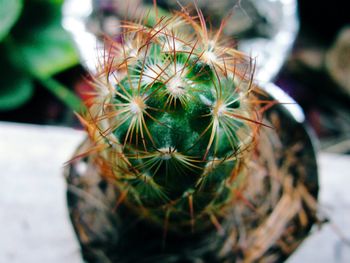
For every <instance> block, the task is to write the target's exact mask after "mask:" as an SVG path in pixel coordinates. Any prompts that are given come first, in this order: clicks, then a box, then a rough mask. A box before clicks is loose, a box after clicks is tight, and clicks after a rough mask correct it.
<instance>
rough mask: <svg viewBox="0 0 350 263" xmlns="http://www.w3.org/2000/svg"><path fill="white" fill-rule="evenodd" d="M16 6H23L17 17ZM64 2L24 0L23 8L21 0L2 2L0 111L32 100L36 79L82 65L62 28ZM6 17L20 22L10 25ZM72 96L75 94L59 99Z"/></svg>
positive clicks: (61, 0)
mask: <svg viewBox="0 0 350 263" xmlns="http://www.w3.org/2000/svg"><path fill="white" fill-rule="evenodd" d="M16 3H17V4H18V5H20V7H18V8H17V9H18V10H17V15H16V16H15V15H14V13H15V12H14V9H15V6H16ZM62 3H63V0H25V1H23V7H22V0H21V1H19V0H0V15H1V21H0V27H1V28H0V36H1V34H5V35H7V36H6V38H4V40H5V41H3V42H2V45H1V46H0V60H1V63H0V69H1V75H0V110H11V109H14V108H16V107H18V106H20V105H21V104H23V103H24V102H26V101H27V100H28V99H30V97H31V95H32V93H33V81H34V80H35V79H36V80H38V78H39V79H42V78H43V79H47V78H50V77H51V76H52V75H55V74H57V73H59V72H61V71H63V70H66V69H68V68H69V67H72V66H74V65H76V64H77V63H78V62H79V60H78V55H77V53H76V51H75V49H74V46H73V43H72V41H71V39H70V36H69V34H68V33H67V32H66V31H64V29H63V28H62V26H61V7H62ZM21 10H22V12H20V11H21ZM7 12H8V14H7ZM5 13H6V14H5ZM11 13H12V15H11ZM4 14H5V15H4ZM19 14H21V16H20V17H19V18H18V15H19ZM3 17H5V18H6V19H5V20H4V22H3ZM7 17H16V19H17V18H18V20H17V21H16V19H15V18H12V20H11V21H12V22H11V23H10V22H8V21H7V20H9V21H10V19H9V18H7ZM14 24H15V25H14ZM3 25H4V26H3ZM11 26H12V27H11ZM7 33H9V34H7ZM45 83H46V82H45ZM50 83H51V82H50ZM50 87H51V86H50ZM50 87H48V89H50ZM55 87H56V88H57V87H58V88H59V89H58V90H61V91H62V90H64V87H61V86H58V85H56V86H55ZM67 92H69V91H68V90H67ZM59 94H61V93H59ZM71 97H73V94H71V96H61V97H60V98H61V99H62V100H65V99H66V98H68V99H70V98H71ZM68 99H67V100H68ZM71 100H72V99H71ZM66 104H68V102H67V103H66Z"/></svg>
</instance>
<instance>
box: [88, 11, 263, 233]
mask: <svg viewBox="0 0 350 263" xmlns="http://www.w3.org/2000/svg"><path fill="white" fill-rule="evenodd" d="M199 21H200V23H198V22H197V21H196V20H195V19H194V18H192V17H191V16H189V15H183V14H174V15H173V16H172V17H170V18H160V19H158V20H157V23H156V24H155V26H153V27H147V26H144V25H142V24H141V23H128V24H126V25H125V26H124V34H123V40H122V41H121V43H120V42H112V43H109V45H110V47H109V49H108V50H109V52H108V54H107V55H105V56H104V58H103V60H104V63H101V68H100V74H98V75H97V76H95V81H94V85H95V87H96V96H95V98H94V103H93V105H92V106H91V108H90V111H89V114H88V115H87V116H86V117H85V120H84V123H85V124H86V127H87V129H88V131H89V134H90V138H91V141H92V142H93V143H94V144H95V146H94V147H95V149H98V151H97V153H95V154H94V158H95V159H96V161H98V163H99V164H100V168H101V174H102V176H105V177H108V178H109V180H111V181H112V182H114V183H115V185H116V187H117V188H118V191H119V192H120V193H121V194H120V198H119V199H120V200H117V201H118V202H122V201H123V202H124V203H125V204H126V205H128V206H129V207H132V208H133V209H134V210H135V211H137V212H138V213H140V214H141V215H144V216H145V217H147V218H149V219H151V220H153V221H156V222H159V223H160V224H162V223H163V222H164V220H169V221H170V224H169V226H170V227H172V226H173V227H174V228H176V227H177V226H186V225H193V224H196V221H197V220H200V219H201V218H211V219H213V218H216V217H218V216H219V217H220V215H221V213H224V211H225V207H226V206H227V205H228V204H232V201H233V200H234V199H235V191H237V190H238V189H240V188H242V187H244V178H245V176H246V175H245V172H244V169H243V167H244V162H245V161H246V159H247V156H249V149H250V148H252V147H251V145H252V143H253V142H254V135H255V133H256V130H257V128H258V126H259V125H257V124H258V119H259V116H258V114H257V113H256V111H255V108H254V99H252V95H251V90H252V84H251V75H252V74H251V71H252V67H251V63H250V60H249V59H248V58H247V57H245V56H244V55H243V54H241V53H239V52H238V51H237V50H235V49H233V48H231V47H230V45H229V44H225V41H223V40H222V39H221V38H220V33H221V32H215V34H214V33H211V32H208V31H207V29H206V26H205V22H204V20H203V18H202V16H201V13H200V12H199Z"/></svg>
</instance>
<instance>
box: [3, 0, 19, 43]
mask: <svg viewBox="0 0 350 263" xmlns="http://www.w3.org/2000/svg"><path fill="white" fill-rule="evenodd" d="M22 6H23V3H22V0H0V17H1V19H0V41H1V40H2V39H3V38H5V37H6V36H7V34H8V33H9V31H10V29H11V28H12V26H13V25H14V24H15V23H16V21H17V19H18V17H19V15H20V13H21V10H22Z"/></svg>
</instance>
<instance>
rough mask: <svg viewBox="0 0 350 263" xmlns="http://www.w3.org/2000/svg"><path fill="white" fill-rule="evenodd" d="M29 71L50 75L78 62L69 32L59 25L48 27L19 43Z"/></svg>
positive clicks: (18, 45)
mask: <svg viewBox="0 0 350 263" xmlns="http://www.w3.org/2000/svg"><path fill="white" fill-rule="evenodd" d="M17 48H18V52H20V54H21V55H22V59H23V60H24V61H25V63H26V64H25V66H26V67H27V70H28V71H29V72H32V73H33V74H35V75H39V76H43V77H48V76H52V75H54V74H56V73H58V72H60V71H63V70H65V69H68V68H70V67H72V66H73V65H76V64H77V63H78V56H77V54H76V51H75V49H74V48H73V47H72V43H71V41H70V38H69V36H68V34H67V33H66V32H65V31H64V30H63V29H62V28H59V27H55V26H52V27H47V28H45V29H44V30H40V31H39V32H35V33H33V34H32V35H31V37H29V38H27V39H26V40H25V41H23V42H19V43H17Z"/></svg>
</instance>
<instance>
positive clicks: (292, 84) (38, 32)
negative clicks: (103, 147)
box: [0, 0, 350, 154]
mask: <svg viewBox="0 0 350 263" xmlns="http://www.w3.org/2000/svg"><path fill="white" fill-rule="evenodd" d="M63 2H64V1H63V0H46V1H43V0H26V1H22V0H11V1H6V0H0V3H1V5H0V16H1V22H0V59H1V64H0V69H1V71H0V121H11V122H23V123H33V124H51V125H58V126H70V127H72V126H73V127H78V126H79V124H78V122H77V120H76V118H75V117H74V114H73V113H72V112H73V111H72V108H73V109H76V108H75V107H76V106H74V105H77V104H78V101H79V98H84V96H85V95H84V92H85V91H87V90H89V87H88V84H87V83H86V81H85V79H86V76H87V73H86V71H85V70H84V67H83V66H82V65H81V64H80V62H79V57H78V53H77V51H76V50H75V47H74V43H73V42H72V38H71V36H70V35H69V33H67V32H66V31H65V30H64V29H63V27H62V26H61V22H62V20H61V19H62V13H61V8H62V4H63ZM81 2H82V3H83V2H84V1H81ZM125 2H129V4H130V3H131V4H130V5H131V6H132V5H134V6H142V5H144V3H143V2H142V1H141V0H132V1H124V5H125ZM146 2H147V1H146ZM186 2H191V1H182V3H183V4H186ZM233 2H235V1H234V0H232V1H230V0H221V1H216V2H215V5H214V4H211V2H210V1H206V0H202V1H199V5H200V7H201V9H202V10H203V12H204V15H206V16H207V17H208V19H210V21H211V23H212V24H213V26H214V27H215V26H217V25H218V23H219V21H220V18H222V17H223V16H224V15H225V14H227V10H228V9H230V6H231V7H233V6H234V5H236V6H237V5H239V6H240V7H242V8H241V9H240V10H243V11H244V12H243V13H242V12H236V14H235V12H233V17H234V19H235V22H234V23H228V25H227V29H226V33H227V34H230V35H232V36H234V37H235V38H236V39H237V41H238V43H239V41H240V39H244V38H249V37H252V36H255V37H256V36H259V37H266V38H268V37H269V30H270V29H269V28H271V27H272V26H274V25H273V24H272V25H269V24H268V23H269V21H268V20H267V19H266V18H265V17H264V13H263V12H259V9H257V10H255V9H254V8H259V6H258V7H256V6H252V5H248V4H247V3H249V2H258V1H244V0H243V1H236V2H235V3H234V4H232V3H233ZM267 2H282V3H283V1H272V0H271V1H267ZM286 2H290V1H286ZM297 2H298V3H297V4H298V7H297V9H298V19H299V23H300V28H299V32H298V33H297V36H296V40H295V42H294V43H291V44H293V45H292V47H293V48H292V51H291V52H290V53H289V55H288V57H286V58H285V59H284V64H283V67H282V68H281V70H280V71H279V73H278V75H277V76H274V77H273V81H274V82H275V83H276V84H277V85H278V86H280V87H281V88H282V89H283V90H285V91H286V92H287V93H288V94H289V95H290V96H291V97H293V98H294V99H295V100H296V101H297V102H298V103H299V104H300V105H301V106H302V108H303V109H304V111H305V113H306V116H307V121H308V122H309V124H310V125H311V126H312V128H313V130H314V131H315V133H316V134H317V136H318V138H319V139H320V146H321V149H323V150H327V151H331V152H337V153H345V154H350V107H349V105H350V21H349V20H350V18H349V15H348V14H347V12H346V10H347V8H346V6H347V5H346V1H345V0H344V1H341V0H335V1H332V2H325V3H322V4H320V3H319V2H314V1H307V0H298V1H297ZM96 3H97V4H99V6H100V8H104V9H105V10H107V13H108V12H110V13H111V14H112V13H113V12H115V13H118V12H119V13H122V12H124V14H125V7H123V1H118V0H116V1H101V0H100V1H95V2H94V4H95V8H96ZM111 3H114V4H111ZM158 3H159V5H160V6H163V7H165V8H169V7H170V8H173V7H175V8H179V6H178V4H177V1H175V0H168V1H166V0H161V1H158ZM227 8H228V9H227ZM254 12H255V13H254ZM272 12H273V10H272ZM105 13H106V12H105ZM252 14H253V15H252ZM130 16H132V14H131V15H130ZM106 21H107V22H106V23H109V29H106V30H107V31H108V30H109V31H112V32H111V33H115V32H117V30H116V28H117V25H118V21H116V20H115V19H114V20H113V19H112V20H111V19H107V20H106ZM297 22H298V21H297ZM277 23H278V21H277ZM256 25H259V26H256ZM92 26H93V25H92ZM114 26H115V27H114ZM291 26H292V25H291ZM95 30H97V29H96V28H95ZM106 30H105V31H106ZM113 30H115V31H113ZM293 30H294V29H293ZM291 41H292V40H291ZM257 59H258V60H259V57H258V58H257ZM67 90H69V91H71V92H72V93H69V92H68V93H67ZM73 94H76V95H77V96H76V97H75V96H73Z"/></svg>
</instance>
